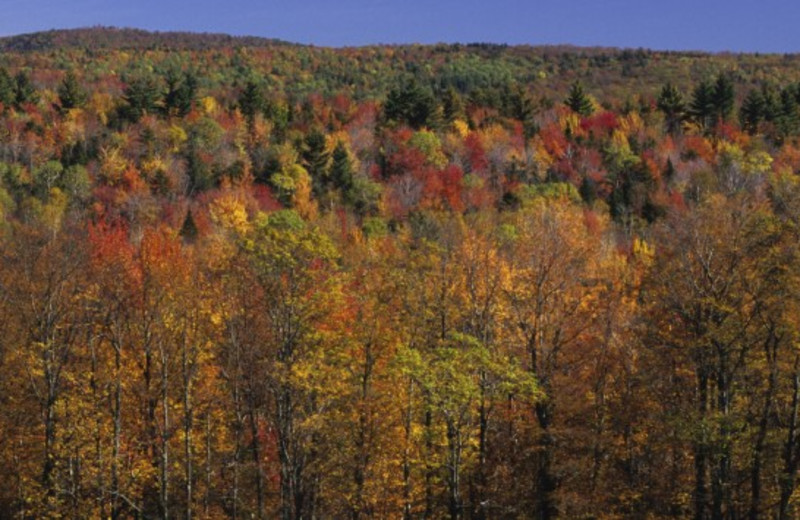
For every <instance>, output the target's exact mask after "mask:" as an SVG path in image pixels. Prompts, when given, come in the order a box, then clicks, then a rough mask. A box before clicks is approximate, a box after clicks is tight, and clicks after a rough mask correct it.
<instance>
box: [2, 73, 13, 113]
mask: <svg viewBox="0 0 800 520" xmlns="http://www.w3.org/2000/svg"><path fill="white" fill-rule="evenodd" d="M14 90H15V85H14V79H13V78H12V77H11V75H10V74H9V73H8V71H7V70H6V69H4V68H3V67H0V103H2V104H3V106H6V107H8V106H11V105H13V104H14V100H15V99H16V93H15V92H14Z"/></svg>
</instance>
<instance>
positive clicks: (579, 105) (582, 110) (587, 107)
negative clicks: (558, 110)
mask: <svg viewBox="0 0 800 520" xmlns="http://www.w3.org/2000/svg"><path fill="white" fill-rule="evenodd" d="M564 104H565V105H567V106H568V107H569V108H570V110H572V111H573V112H575V113H576V114H579V115H581V116H583V117H586V116H590V115H592V112H594V105H592V100H591V99H589V96H588V95H587V94H586V92H584V90H583V85H582V84H581V83H580V82H579V81H576V82H574V83H573V84H572V86H571V87H570V89H569V94H567V98H566V99H565V100H564Z"/></svg>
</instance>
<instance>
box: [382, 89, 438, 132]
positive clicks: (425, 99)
mask: <svg viewBox="0 0 800 520" xmlns="http://www.w3.org/2000/svg"><path fill="white" fill-rule="evenodd" d="M383 113H384V118H385V119H386V120H387V121H394V122H397V123H401V124H406V125H408V126H410V127H412V128H414V129H415V130H419V129H420V128H423V127H428V128H435V127H436V126H438V121H437V105H436V99H435V98H434V97H433V93H432V92H431V91H430V89H427V88H423V87H421V86H420V85H419V84H418V83H416V82H415V81H410V82H408V83H406V84H405V85H403V86H402V87H399V88H394V89H392V90H391V91H390V92H389V94H388V96H387V97H386V103H385V104H384V107H383Z"/></svg>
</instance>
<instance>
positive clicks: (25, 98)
mask: <svg viewBox="0 0 800 520" xmlns="http://www.w3.org/2000/svg"><path fill="white" fill-rule="evenodd" d="M38 101H39V93H38V92H37V90H36V87H35V86H34V85H33V82H32V81H31V78H30V76H29V75H28V74H26V73H25V72H23V71H19V72H18V73H17V75H16V76H14V104H15V105H16V106H17V107H18V108H19V107H21V106H22V105H25V104H27V103H33V104H36V103H38Z"/></svg>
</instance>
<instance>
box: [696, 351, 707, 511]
mask: <svg viewBox="0 0 800 520" xmlns="http://www.w3.org/2000/svg"><path fill="white" fill-rule="evenodd" d="M697 380H698V403H697V411H698V412H699V414H700V417H701V420H705V418H706V416H707V414H708V374H707V372H706V369H705V368H704V367H701V368H700V369H699V370H698V377H697ZM693 450H694V482H695V483H694V518H695V520H705V518H706V505H707V504H708V485H707V480H706V478H707V477H706V475H707V473H708V454H707V452H708V440H707V434H706V432H705V428H703V430H702V431H701V432H699V433H698V438H697V439H696V440H695V442H694V447H693Z"/></svg>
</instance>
